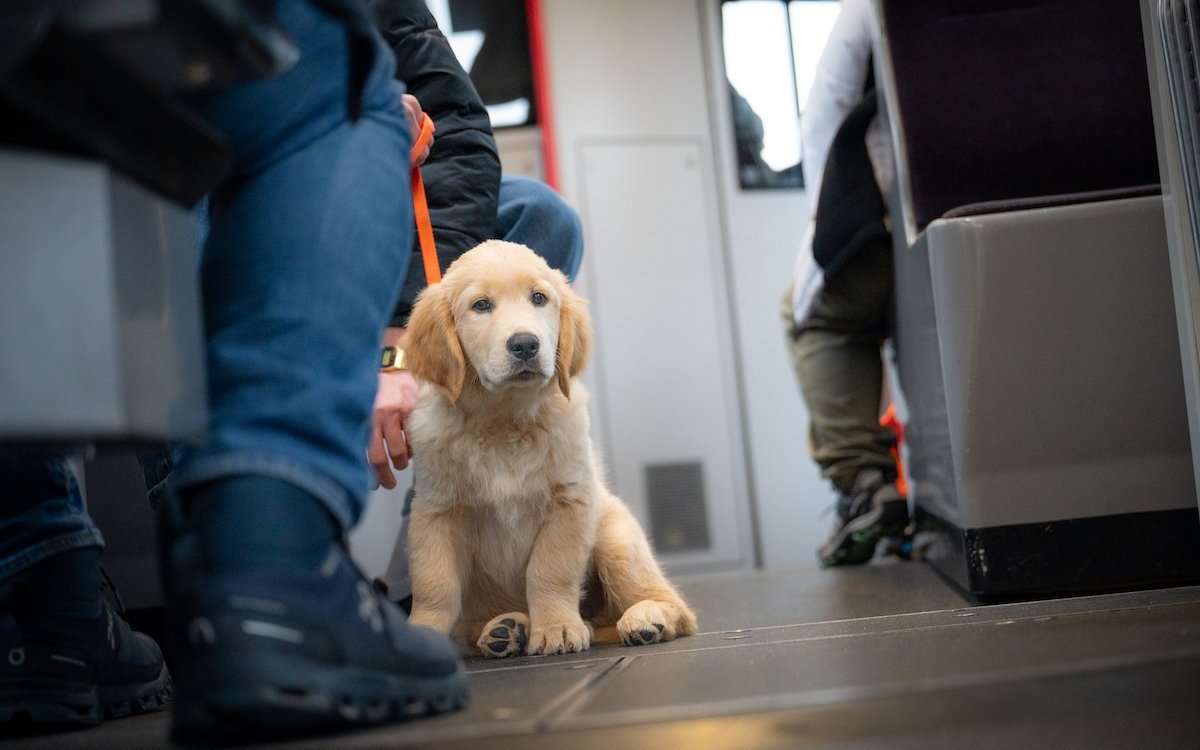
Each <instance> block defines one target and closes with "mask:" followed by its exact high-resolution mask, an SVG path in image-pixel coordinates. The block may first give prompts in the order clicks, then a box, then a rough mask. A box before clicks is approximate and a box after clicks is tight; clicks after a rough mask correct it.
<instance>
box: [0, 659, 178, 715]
mask: <svg viewBox="0 0 1200 750" xmlns="http://www.w3.org/2000/svg"><path fill="white" fill-rule="evenodd" d="M170 698H171V676H170V674H168V672H167V668H166V666H165V665H164V666H163V668H162V671H161V672H160V673H159V676H158V677H157V678H156V679H155V680H154V681H153V682H147V683H136V684H133V685H114V686H101V687H95V686H91V685H83V684H79V683H68V682H44V683H41V684H33V685H17V686H13V687H11V688H8V689H3V690H0V724H15V723H21V722H26V723H32V724H44V725H58V726H81V727H83V726H89V727H90V726H95V725H97V724H99V723H100V722H101V720H102V719H120V718H123V717H126V716H133V715H135V714H143V713H147V712H149V711H153V710H156V709H158V708H159V707H161V706H163V705H165V704H166V703H167V702H168V701H169V700H170Z"/></svg>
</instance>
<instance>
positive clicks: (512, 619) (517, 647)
mask: <svg viewBox="0 0 1200 750" xmlns="http://www.w3.org/2000/svg"><path fill="white" fill-rule="evenodd" d="M528 643H529V618H528V617H527V616H526V615H525V613H524V612H508V613H507V614H503V615H497V616H495V617H493V618H492V619H491V621H490V622H488V624H487V625H484V626H483V633H482V634H481V635H480V636H479V640H478V641H475V645H477V646H479V650H480V651H482V652H483V655H484V656H489V657H491V658H493V659H502V658H504V657H505V656H517V655H519V654H523V653H524V652H525V646H526V645H527V644H528Z"/></svg>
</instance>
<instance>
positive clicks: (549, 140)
mask: <svg viewBox="0 0 1200 750" xmlns="http://www.w3.org/2000/svg"><path fill="white" fill-rule="evenodd" d="M525 15H526V17H527V18H528V20H529V62H530V65H531V66H532V68H533V95H534V98H535V99H537V104H536V106H537V118H538V124H539V125H540V127H541V129H542V162H543V164H544V165H545V170H546V184H548V185H549V186H550V187H552V188H554V189H555V190H559V186H558V148H557V145H556V144H555V141H554V106H553V103H552V100H551V98H550V75H549V73H548V71H547V65H546V44H545V36H544V34H543V32H542V3H541V0H525Z"/></svg>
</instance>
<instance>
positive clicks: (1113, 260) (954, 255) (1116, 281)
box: [875, 0, 1200, 597]
mask: <svg viewBox="0 0 1200 750" xmlns="http://www.w3.org/2000/svg"><path fill="white" fill-rule="evenodd" d="M877 10H878V13H879V30H880V33H879V38H878V39H877V44H876V55H875V61H876V66H877V81H879V89H880V93H881V96H882V97H883V100H884V107H883V109H885V110H886V116H887V117H888V119H889V126H890V129H891V132H892V135H893V142H894V143H895V145H896V152H897V175H898V180H897V187H896V195H895V196H894V197H895V200H894V201H893V206H895V209H894V213H895V214H896V216H895V217H894V218H895V221H894V226H893V229H894V237H895V244H896V271H897V331H896V348H897V354H898V365H899V374H900V381H901V387H902V390H903V392H904V396H905V399H906V401H907V404H908V407H909V411H910V423H909V429H908V431H907V439H908V443H909V461H910V472H911V475H912V478H913V480H914V482H913V484H914V499H915V505H916V514H917V517H918V521H919V523H920V525H921V526H922V527H923V528H926V529H929V530H932V531H934V532H935V534H936V538H937V539H938V540H939V543H938V544H935V545H934V548H933V558H934V559H933V562H934V564H935V565H936V566H937V567H938V568H939V569H940V570H941V571H942V572H943V573H945V574H946V575H947V576H949V577H950V578H951V579H952V580H954V581H956V582H957V583H958V584H959V585H961V586H962V587H963V588H964V589H966V590H967V591H969V592H972V593H974V594H976V595H980V596H985V597H987V596H993V597H1001V596H1022V595H1030V594H1039V593H1064V592H1077V591H1087V590H1097V589H1110V588H1120V587H1133V586H1140V585H1152V584H1163V583H1169V582H1175V581H1182V580H1189V579H1194V578H1196V577H1197V576H1200V525H1198V523H1197V507H1196V485H1195V483H1194V478H1193V472H1192V464H1191V453H1190V440H1189V436H1188V423H1187V413H1186V404H1185V400H1184V390H1183V380H1182V368H1181V363H1180V355H1179V345H1178V340H1177V337H1176V328H1175V326H1176V324H1175V309H1174V303H1173V300H1172V291H1171V276H1170V267H1169V262H1168V256H1167V244H1166V234H1165V229H1164V219H1163V205H1162V198H1161V195H1160V194H1159V190H1158V186H1157V183H1158V181H1159V178H1158V163H1157V155H1156V150H1155V140H1154V125H1153V118H1152V112H1151V108H1150V100H1149V91H1148V86H1147V81H1146V65H1145V53H1144V49H1143V44H1142V32H1141V25H1140V17H1139V11H1138V7H1137V4H1136V3H1126V4H1119V3H1095V2H1089V0H1063V1H1060V2H1039V1H1038V0H970V1H966V2H964V0H879V1H878V3H877Z"/></svg>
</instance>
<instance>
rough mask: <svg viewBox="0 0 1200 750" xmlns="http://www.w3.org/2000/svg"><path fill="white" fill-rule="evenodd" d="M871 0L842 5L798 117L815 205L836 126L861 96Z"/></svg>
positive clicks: (871, 20)
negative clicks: (799, 117)
mask: <svg viewBox="0 0 1200 750" xmlns="http://www.w3.org/2000/svg"><path fill="white" fill-rule="evenodd" d="M873 24H874V9H873V8H872V5H871V0H842V8H841V11H840V12H839V13H838V17H837V21H835V22H834V25H833V30H832V31H831V32H830V34H829V41H828V42H826V44H825V49H824V51H822V52H821V57H820V59H819V60H818V61H817V71H816V76H815V77H814V78H813V85H812V89H811V90H810V91H809V95H808V101H807V102H806V103H805V105H804V114H803V116H802V117H801V120H800V141H801V143H802V144H803V146H804V161H803V169H804V185H805V190H806V191H807V192H808V196H809V201H810V202H811V203H812V205H813V207H814V208H815V207H816V201H817V191H818V190H819V189H820V183H821V173H822V172H823V171H824V169H825V159H826V158H827V157H828V155H829V147H830V145H831V144H832V143H833V137H834V135H835V134H836V133H837V129H838V127H839V126H840V125H841V124H842V120H843V119H845V117H846V114H847V113H848V112H849V111H850V110H851V109H853V108H854V106H855V105H856V104H858V103H859V101H861V100H862V94H863V84H864V83H865V82H866V80H867V65H868V62H869V60H870V57H871V36H872V34H871V32H872V25H873Z"/></svg>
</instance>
